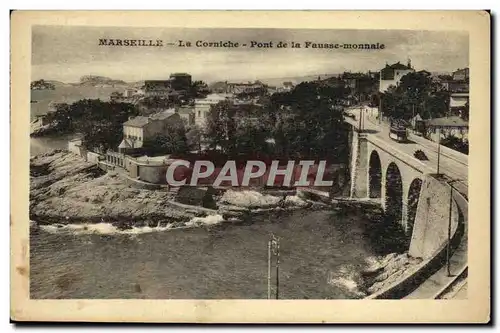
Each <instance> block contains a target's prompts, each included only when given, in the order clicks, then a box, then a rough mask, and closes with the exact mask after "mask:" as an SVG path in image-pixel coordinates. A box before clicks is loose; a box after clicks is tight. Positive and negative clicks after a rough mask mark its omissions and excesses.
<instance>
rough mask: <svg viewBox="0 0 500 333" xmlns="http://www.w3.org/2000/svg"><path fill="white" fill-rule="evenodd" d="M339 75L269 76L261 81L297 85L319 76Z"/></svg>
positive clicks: (272, 84) (279, 84) (278, 84)
mask: <svg viewBox="0 0 500 333" xmlns="http://www.w3.org/2000/svg"><path fill="white" fill-rule="evenodd" d="M338 75H339V74H316V75H306V76H290V77H277V78H268V79H260V81H262V82H263V83H265V84H267V85H270V86H276V87H281V86H282V85H283V82H292V83H293V84H295V85H297V84H299V83H301V82H305V81H315V80H317V79H318V77H319V78H320V79H327V78H330V77H334V76H338Z"/></svg>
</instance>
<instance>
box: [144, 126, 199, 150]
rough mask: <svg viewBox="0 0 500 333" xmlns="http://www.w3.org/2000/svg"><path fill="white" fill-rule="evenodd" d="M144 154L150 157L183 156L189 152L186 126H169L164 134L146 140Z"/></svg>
mask: <svg viewBox="0 0 500 333" xmlns="http://www.w3.org/2000/svg"><path fill="white" fill-rule="evenodd" d="M142 147H143V150H144V153H145V154H147V155H150V156H154V155H163V154H183V153H187V152H188V151H189V146H188V141H187V137H186V131H185V129H184V126H179V125H175V124H172V125H169V126H167V128H166V130H165V132H164V133H162V134H158V135H156V136H155V137H154V138H152V139H149V140H145V141H144V143H143V146H142Z"/></svg>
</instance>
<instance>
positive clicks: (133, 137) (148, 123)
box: [118, 109, 183, 152]
mask: <svg viewBox="0 0 500 333" xmlns="http://www.w3.org/2000/svg"><path fill="white" fill-rule="evenodd" d="M170 126H183V124H182V120H181V118H180V116H179V114H178V113H177V112H175V110H174V109H168V110H165V111H162V112H158V113H156V114H153V115H150V116H148V117H144V116H138V117H134V118H131V119H129V120H128V121H126V122H125V123H123V140H122V142H121V143H120V145H119V146H118V150H119V151H120V152H127V151H131V150H132V151H133V150H136V149H140V148H142V147H143V145H144V142H145V141H147V140H149V139H153V138H154V137H155V136H156V135H158V134H162V133H166V132H167V131H168V129H169V127H170Z"/></svg>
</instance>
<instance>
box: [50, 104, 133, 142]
mask: <svg viewBox="0 0 500 333" xmlns="http://www.w3.org/2000/svg"><path fill="white" fill-rule="evenodd" d="M137 115H138V111H137V109H136V108H135V107H134V106H133V105H132V104H128V103H115V102H103V101H101V100H99V99H83V100H79V101H77V102H75V103H73V104H66V103H61V104H58V105H56V111H54V112H50V113H48V114H47V115H46V117H45V120H46V121H47V122H48V123H49V124H50V132H51V134H65V133H81V134H82V135H83V137H84V138H83V144H84V145H85V146H86V147H87V148H88V149H97V150H107V149H115V148H116V146H118V145H119V144H120V141H121V140H122V136H123V135H122V133H123V123H124V122H125V121H127V120H128V119H129V117H132V116H137Z"/></svg>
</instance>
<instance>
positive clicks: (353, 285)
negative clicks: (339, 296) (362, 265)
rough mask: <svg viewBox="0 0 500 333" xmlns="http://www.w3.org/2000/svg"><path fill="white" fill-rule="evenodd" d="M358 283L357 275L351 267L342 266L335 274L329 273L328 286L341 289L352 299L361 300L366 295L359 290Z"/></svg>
mask: <svg viewBox="0 0 500 333" xmlns="http://www.w3.org/2000/svg"><path fill="white" fill-rule="evenodd" d="M358 281H359V273H358V272H357V270H356V269H355V267H354V266H352V265H343V266H341V267H340V268H339V270H338V271H337V272H330V274H329V276H328V284H330V285H332V286H335V287H337V288H339V289H341V290H342V291H344V292H346V293H348V294H350V295H351V296H353V297H354V298H362V297H365V296H366V294H365V293H364V292H362V291H361V290H359V285H358Z"/></svg>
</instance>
